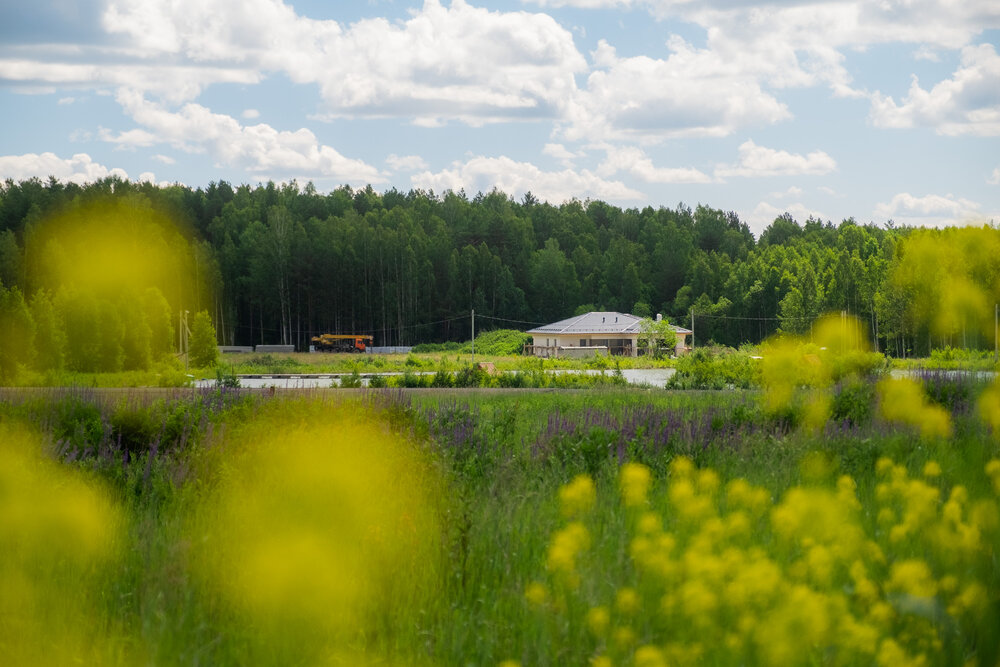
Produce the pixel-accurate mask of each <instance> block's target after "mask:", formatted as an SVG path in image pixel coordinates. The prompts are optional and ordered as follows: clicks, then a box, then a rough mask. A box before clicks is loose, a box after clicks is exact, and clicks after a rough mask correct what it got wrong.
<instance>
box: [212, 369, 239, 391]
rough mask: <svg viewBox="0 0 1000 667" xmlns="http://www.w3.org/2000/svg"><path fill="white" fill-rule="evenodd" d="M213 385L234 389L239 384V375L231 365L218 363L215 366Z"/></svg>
mask: <svg viewBox="0 0 1000 667" xmlns="http://www.w3.org/2000/svg"><path fill="white" fill-rule="evenodd" d="M215 386H216V387H218V388H220V389H236V388H238V387H239V386H240V377H239V375H237V374H236V372H235V371H234V370H233V367H232V366H222V365H221V364H220V365H219V366H217V367H216V368H215Z"/></svg>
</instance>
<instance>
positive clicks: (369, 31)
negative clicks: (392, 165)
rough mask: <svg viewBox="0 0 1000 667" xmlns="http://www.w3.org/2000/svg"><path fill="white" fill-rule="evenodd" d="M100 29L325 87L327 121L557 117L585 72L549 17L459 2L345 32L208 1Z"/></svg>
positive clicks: (271, 3) (159, 7) (135, 3)
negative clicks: (578, 75) (228, 8)
mask: <svg viewBox="0 0 1000 667" xmlns="http://www.w3.org/2000/svg"><path fill="white" fill-rule="evenodd" d="M233 4H234V5H235V4H236V3H233ZM104 24H105V27H106V28H107V29H108V30H110V31H112V32H114V33H120V34H123V35H125V36H127V37H128V38H129V39H130V40H131V42H132V43H133V44H135V45H136V46H137V47H138V48H140V49H141V51H142V52H143V53H145V54H148V55H149V56H150V57H153V56H155V55H157V54H162V55H171V56H178V57H184V58H187V59H189V60H192V61H195V62H205V63H212V62H227V63H233V64H234V65H236V64H243V65H244V66H246V67H249V68H253V69H258V70H264V71H277V72H282V73H284V74H286V75H287V76H288V77H289V78H291V79H292V81H294V82H296V83H314V84H318V85H319V89H320V93H321V95H322V97H323V100H324V103H325V113H326V115H327V116H328V117H351V116H401V117H413V118H416V119H418V120H419V121H420V123H421V124H424V125H428V124H434V123H436V122H439V121H440V120H442V119H447V120H450V119H459V120H462V121H465V122H468V123H471V124H481V123H484V122H489V121H493V120H500V119H505V120H506V119H512V118H514V119H516V118H551V117H553V116H555V115H556V112H557V109H558V108H559V106H560V105H561V103H562V101H563V100H564V99H566V98H567V97H569V96H570V95H572V94H573V92H574V89H575V82H574V79H573V76H574V74H576V73H578V72H582V71H584V70H585V68H586V61H585V60H584V58H583V56H582V55H581V54H580V53H579V52H578V51H577V50H576V47H575V46H574V44H573V37H572V34H571V33H570V32H569V31H568V30H566V29H565V28H563V27H562V26H560V25H559V24H558V23H557V22H556V21H555V20H554V19H552V18H551V17H549V16H547V15H545V14H530V13H527V12H499V11H494V12H491V11H489V10H486V9H483V8H477V7H472V6H471V5H468V4H467V3H466V2H464V0H453V1H452V2H451V4H450V6H448V7H444V6H443V5H442V4H441V3H440V2H439V0H426V1H425V2H424V5H423V7H422V8H421V9H420V10H415V11H413V12H412V15H411V18H410V19H409V20H407V21H405V22H400V23H391V22H389V21H387V20H385V19H382V18H374V19H364V20H361V21H358V22H357V23H354V24H351V25H350V26H346V27H345V26H341V25H340V24H339V23H337V22H336V21H316V20H311V19H308V18H304V17H301V16H298V15H297V14H296V13H295V10H294V9H293V8H292V7H291V6H290V5H286V4H284V3H283V2H281V1H280V0H245V1H242V2H240V3H239V4H238V6H234V7H233V8H232V11H224V10H222V9H221V8H220V7H219V6H218V3H204V2H203V1H202V0H174V1H173V2H169V3H163V2H151V1H150V0H111V2H110V3H109V5H108V9H107V11H106V13H105V16H104Z"/></svg>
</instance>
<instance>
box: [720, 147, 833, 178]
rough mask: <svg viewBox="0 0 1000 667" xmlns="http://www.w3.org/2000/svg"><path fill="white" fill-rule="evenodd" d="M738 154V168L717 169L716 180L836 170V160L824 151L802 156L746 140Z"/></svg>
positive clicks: (821, 172) (724, 166)
mask: <svg viewBox="0 0 1000 667" xmlns="http://www.w3.org/2000/svg"><path fill="white" fill-rule="evenodd" d="M739 152H740V159H739V162H738V163H736V164H735V165H720V166H718V167H717V168H716V169H715V175H716V177H718V178H728V177H731V176H745V177H757V176H804V175H822V174H828V173H830V172H831V171H834V170H835V169H836V168H837V162H836V160H834V159H833V158H832V157H830V156H829V155H828V154H826V153H824V152H823V151H813V152H812V153H809V154H808V155H800V154H798V153H789V152H787V151H778V150H774V149H773V148H765V147H764V146H758V145H757V144H755V143H754V142H753V141H751V140H747V141H745V142H743V144H741V145H740V148H739Z"/></svg>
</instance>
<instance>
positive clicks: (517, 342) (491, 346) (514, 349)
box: [476, 329, 531, 357]
mask: <svg viewBox="0 0 1000 667" xmlns="http://www.w3.org/2000/svg"><path fill="white" fill-rule="evenodd" d="M530 339H531V336H529V335H528V334H526V333H524V332H522V331H517V330H516V329H497V330H495V331H487V332H486V333H483V334H480V335H478V336H476V353H477V354H485V355H489V356H494V357H510V356H514V355H519V354H523V353H524V346H525V345H526V344H527V343H528V341H529V340H530Z"/></svg>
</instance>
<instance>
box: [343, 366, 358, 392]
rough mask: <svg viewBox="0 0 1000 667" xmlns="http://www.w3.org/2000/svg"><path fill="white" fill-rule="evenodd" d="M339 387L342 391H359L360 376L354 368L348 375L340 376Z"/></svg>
mask: <svg viewBox="0 0 1000 667" xmlns="http://www.w3.org/2000/svg"><path fill="white" fill-rule="evenodd" d="M340 387H341V388H343V389H359V388H360V387H361V374H360V373H358V369H357V368H355V369H354V370H353V371H351V374H350V375H341V376H340Z"/></svg>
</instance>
